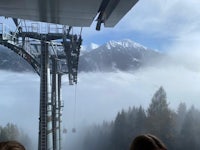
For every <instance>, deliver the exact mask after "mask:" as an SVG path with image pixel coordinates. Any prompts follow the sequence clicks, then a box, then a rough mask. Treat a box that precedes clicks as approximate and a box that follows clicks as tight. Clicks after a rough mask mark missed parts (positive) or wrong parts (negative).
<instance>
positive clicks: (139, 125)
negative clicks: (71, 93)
mask: <svg viewBox="0 0 200 150" xmlns="http://www.w3.org/2000/svg"><path fill="white" fill-rule="evenodd" d="M143 133H151V134H154V135H156V136H158V137H159V138H161V139H162V140H163V142H164V143H165V144H166V145H167V147H168V149H169V150H189V149H191V150H199V149H200V142H199V139H200V134H199V133H200V111H199V110H197V109H196V108H195V107H193V106H192V107H191V108H189V109H188V110H187V108H186V104H185V103H180V105H179V107H178V109H177V110H172V109H171V108H169V104H168V101H167V96H166V92H165V90H164V89H163V88H162V87H160V88H159V90H158V91H156V93H155V94H154V96H153V98H152V100H151V103H150V105H149V107H148V108H147V110H145V109H144V108H143V107H142V106H140V107H132V108H129V109H128V110H126V111H125V110H122V111H121V112H119V113H118V114H117V116H116V118H115V119H114V121H112V122H104V123H103V124H102V125H95V126H92V127H90V128H88V130H87V132H86V134H85V136H84V140H83V141H79V143H78V144H77V143H76V145H74V147H73V148H74V149H78V148H80V147H81V149H82V150H93V149H95V150H128V149H129V145H130V143H131V141H132V140H133V138H134V137H135V136H137V135H138V134H143Z"/></svg>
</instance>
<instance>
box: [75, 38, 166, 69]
mask: <svg viewBox="0 0 200 150" xmlns="http://www.w3.org/2000/svg"><path fill="white" fill-rule="evenodd" d="M160 56H162V54H161V53H160V52H158V51H154V50H151V49H148V48H146V47H144V46H142V45H140V44H138V43H136V42H133V41H131V40H128V39H127V40H121V41H110V42H108V43H106V44H104V45H102V46H100V47H98V48H96V49H94V50H93V51H90V52H89V53H86V54H84V55H82V56H81V58H80V63H79V68H80V71H115V70H122V71H127V70H135V69H138V68H140V67H141V66H144V65H145V66H146V65H150V64H152V63H153V62H155V61H156V60H157V59H158V58H160Z"/></svg>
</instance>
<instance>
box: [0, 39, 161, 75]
mask: <svg viewBox="0 0 200 150" xmlns="http://www.w3.org/2000/svg"><path fill="white" fill-rule="evenodd" d="M81 51H82V53H81V56H80V59H79V71H84V72H88V71H116V70H121V71H128V70H135V69H138V68H140V67H142V66H146V65H150V64H152V63H153V62H155V61H156V60H157V59H158V58H160V56H161V55H162V54H161V53H159V52H158V51H154V50H151V49H148V48H146V47H144V46H142V45H140V44H138V43H136V42H133V41H131V40H129V39H126V40H121V41H109V42H108V43H106V44H104V45H102V46H99V45H97V44H94V43H91V44H90V45H89V46H83V47H82V49H81ZM0 69H4V70H5V69H6V70H13V71H30V70H33V69H32V68H31V66H30V65H29V64H28V63H27V62H26V61H24V60H23V59H22V58H21V57H20V56H18V55H16V54H15V53H14V52H12V51H11V50H8V49H7V48H4V47H0Z"/></svg>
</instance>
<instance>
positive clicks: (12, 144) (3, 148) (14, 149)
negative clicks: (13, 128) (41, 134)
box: [0, 141, 25, 150]
mask: <svg viewBox="0 0 200 150" xmlns="http://www.w3.org/2000/svg"><path fill="white" fill-rule="evenodd" d="M0 150H25V148H24V146H23V145H22V144H20V143H19V142H17V141H7V142H0Z"/></svg>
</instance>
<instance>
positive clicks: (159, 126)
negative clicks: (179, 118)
mask: <svg viewBox="0 0 200 150" xmlns="http://www.w3.org/2000/svg"><path fill="white" fill-rule="evenodd" d="M147 130H148V131H149V132H150V133H152V134H154V135H156V136H158V137H160V138H161V139H162V140H163V141H164V143H166V144H167V146H168V148H169V149H172V147H173V146H172V145H174V144H173V141H174V115H173V112H172V111H171V110H170V109H169V107H168V103H167V96H166V92H165V90H164V89H163V87H160V88H159V89H158V91H156V93H155V94H154V96H153V98H152V100H151V104H150V105H149V108H148V110H147Z"/></svg>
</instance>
